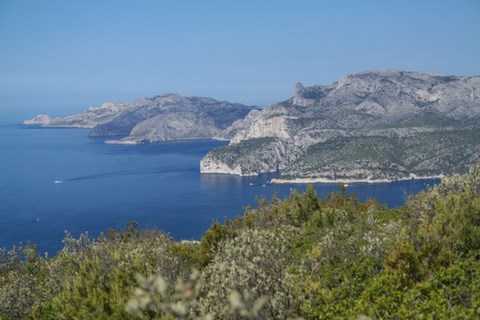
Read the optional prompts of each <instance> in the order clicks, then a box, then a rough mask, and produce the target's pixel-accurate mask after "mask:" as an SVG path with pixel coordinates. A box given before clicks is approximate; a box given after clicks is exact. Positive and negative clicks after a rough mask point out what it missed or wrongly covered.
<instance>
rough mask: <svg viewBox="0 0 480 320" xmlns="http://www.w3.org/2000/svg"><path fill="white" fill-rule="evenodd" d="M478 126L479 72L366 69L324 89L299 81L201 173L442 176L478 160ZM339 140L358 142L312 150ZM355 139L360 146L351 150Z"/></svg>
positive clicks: (212, 155) (317, 177)
mask: <svg viewBox="0 0 480 320" xmlns="http://www.w3.org/2000/svg"><path fill="white" fill-rule="evenodd" d="M479 128H480V77H461V76H443V75H438V74H433V73H421V72H412V71H397V70H381V71H366V72H361V73H357V74H353V75H348V76H346V77H343V78H341V79H340V80H339V81H337V82H333V83H331V84H327V85H315V86H309V87H305V86H303V85H302V84H301V83H297V84H296V85H295V88H294V94H293V96H292V97H291V98H289V99H287V100H284V101H282V102H279V103H276V104H274V105H272V106H270V107H269V108H266V109H263V110H261V111H259V112H258V113H257V114H256V115H255V116H254V117H253V119H250V123H249V125H248V126H247V127H246V128H244V129H242V130H239V131H238V132H237V134H236V135H235V136H234V137H233V138H232V139H231V142H230V145H229V146H228V147H223V148H220V149H218V150H213V151H211V152H209V153H208V154H207V155H206V156H205V157H204V158H203V159H202V161H201V172H203V173H230V174H239V175H258V174H262V173H266V172H276V171H279V172H280V173H281V177H280V179H284V180H287V181H288V180H290V181H299V179H304V180H308V181H325V180H327V181H338V179H339V177H340V179H349V180H358V181H379V182H380V181H385V180H388V181H392V180H397V179H404V178H407V177H410V176H422V177H423V176H440V175H443V174H445V173H451V172H463V171H465V170H466V167H467V166H468V165H469V164H471V163H474V162H475V161H478V159H480V158H479V154H480V142H477V140H476V138H477V134H478V130H479ZM373 137H380V138H381V139H376V140H374V139H373ZM267 138H269V139H272V140H270V141H269V142H267V140H265V139H267ZM341 138H343V139H356V140H355V142H353V140H352V141H350V142H348V143H343V144H342V143H341V144H338V145H337V146H333V148H338V150H336V151H331V150H330V151H328V152H327V151H326V150H323V149H324V148H323V149H322V147H317V148H313V147H312V146H314V145H318V146H322V144H324V143H327V142H329V141H330V142H331V141H335V139H341ZM478 140H480V139H478ZM247 141H249V143H248V144H247V143H246V142H247ZM255 141H256V142H258V143H257V144H255V143H252V142H255ZM373 141H375V142H373ZM415 142H418V143H415ZM421 143H425V144H426V145H422V144H421ZM356 144H360V145H362V146H363V150H359V151H358V152H357V151H355V152H353V151H352V150H354V149H352V148H353V147H354V146H355V145H356ZM255 145H256V146H255ZM342 146H343V147H342ZM432 146H434V148H432ZM323 147H325V146H323ZM429 147H430V148H429ZM259 148H261V149H263V150H265V152H264V153H263V154H262V155H261V156H259V150H260V149H259ZM329 148H330V147H329ZM237 149H242V150H243V154H241V155H240V154H238V153H236V150H237ZM437 149H438V150H437ZM462 149H464V150H462ZM412 150H414V151H415V152H414V153H412V152H411V151H412ZM360 151H361V152H360ZM415 153H416V154H415ZM378 154H380V155H381V156H378ZM462 154H463V156H462ZM232 155H236V157H235V159H234V161H230V160H231V159H232ZM327 155H329V156H328V157H327ZM327 158H328V159H327ZM417 158H418V159H417ZM228 168H230V172H229V170H228ZM305 168H309V169H305ZM278 181H279V180H275V182H278Z"/></svg>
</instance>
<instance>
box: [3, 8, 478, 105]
mask: <svg viewBox="0 0 480 320" xmlns="http://www.w3.org/2000/svg"><path fill="white" fill-rule="evenodd" d="M377 69H400V70H410V71H428V72H434V73H441V74H448V75H465V76H473V75H480V1H479V0H450V1H443V0H435V1H428V0H416V1H408V0H405V1H396V0H392V1H384V0H382V1H373V0H371V1H370V0H362V1H357V0H351V1H347V0H340V1H338V0H337V1H333V0H332V1H328V0H325V1H307V0H295V1H294V0H291V1H282V0H276V1H270V0H258V1H249V0H242V1H240V0H239V1H233V0H232V1H228V0H219V1H212V0H191V1H186V0H185V1H182V0H172V1H166V0H165V1H162V0H157V1H142V0H132V1H121V0H120V1H98V0H97V1H89V0H81V1H77V0H71V1H64V0H59V1H53V0H43V1H38V0H32V1H27V0H0V110H1V109H2V108H3V109H5V108H7V109H8V108H31V109H34V110H38V111H41V110H43V109H52V108H53V109H55V108H56V109H55V110H56V112H57V113H58V114H59V115H61V114H68V113H69V112H70V113H71V112H72V111H81V110H84V109H86V108H87V107H89V106H98V105H101V104H102V103H103V102H106V101H133V100H135V99H138V98H140V97H144V96H154V95H159V94H164V93H168V92H177V93H181V94H184V95H187V96H210V97H213V98H216V99H219V100H228V101H231V102H240V103H244V104H250V105H252V104H255V105H260V106H268V105H270V104H272V103H274V102H278V101H281V100H284V99H286V98H288V97H290V96H291V95H292V92H293V86H294V84H295V83H296V82H297V81H301V82H302V83H303V84H304V85H306V86H308V85H316V84H327V83H331V82H334V81H337V80H339V79H340V78H341V77H343V76H345V75H348V74H353V73H357V72H361V71H365V70H377Z"/></svg>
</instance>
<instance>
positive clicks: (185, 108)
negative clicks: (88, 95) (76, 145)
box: [24, 93, 256, 144]
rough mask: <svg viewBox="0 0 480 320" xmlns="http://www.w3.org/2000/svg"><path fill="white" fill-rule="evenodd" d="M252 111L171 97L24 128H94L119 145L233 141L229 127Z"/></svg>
mask: <svg viewBox="0 0 480 320" xmlns="http://www.w3.org/2000/svg"><path fill="white" fill-rule="evenodd" d="M252 110H256V108H255V107H252V106H244V105H242V104H238V103H229V102H226V101H217V100H215V99H212V98H204V97H185V96H182V95H179V94H174V93H171V94H165V95H161V96H155V97H152V98H141V99H139V100H136V101H134V102H132V103H105V104H103V105H102V106H101V107H97V108H90V109H88V110H87V111H86V112H84V113H80V114H76V115H71V116H67V117H59V118H53V119H52V118H50V117H49V116H48V115H38V116H37V117H35V118H33V119H31V120H26V121H24V124H26V125H41V126H44V127H76V128H92V131H91V132H90V136H92V137H106V136H112V137H113V136H123V138H121V139H119V140H108V141H107V143H119V144H138V143H148V142H158V141H166V140H178V139H200V138H213V137H217V138H222V139H230V138H231V137H233V135H235V134H236V132H237V130H236V129H235V127H232V128H230V126H231V125H232V124H233V123H235V126H238V128H239V129H240V128H243V126H242V122H243V119H244V118H245V116H246V115H247V114H248V113H249V112H250V111H252ZM227 128H229V129H228V130H226V131H224V130H225V129H227Z"/></svg>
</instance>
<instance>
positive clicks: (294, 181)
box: [270, 173, 445, 184]
mask: <svg viewBox="0 0 480 320" xmlns="http://www.w3.org/2000/svg"><path fill="white" fill-rule="evenodd" d="M444 177H445V175H443V174H439V175H432V176H417V175H416V174H414V173H411V174H410V175H409V176H408V177H403V178H395V179H375V180H374V179H370V178H366V179H335V180H333V179H328V178H295V179H276V178H274V179H272V180H270V183H272V184H308V183H344V184H350V183H391V182H397V181H408V180H430V179H442V178H444Z"/></svg>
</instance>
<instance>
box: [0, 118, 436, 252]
mask: <svg viewBox="0 0 480 320" xmlns="http://www.w3.org/2000/svg"><path fill="white" fill-rule="evenodd" d="M18 120H19V119H15V120H9V119H5V118H1V119H0V247H4V246H5V247H11V246H12V245H14V244H18V243H19V242H23V243H25V242H27V241H32V242H34V243H36V244H37V245H38V247H39V250H40V251H41V252H43V251H48V252H49V253H50V254H52V253H55V252H56V251H57V250H58V249H60V248H61V246H62V244H61V240H62V239H63V237H64V230H69V231H71V232H72V233H73V234H74V235H76V236H77V235H78V234H79V233H80V232H84V231H89V233H90V234H91V235H94V236H98V234H99V233H100V232H102V231H104V232H105V231H107V230H108V228H110V227H122V226H123V225H124V224H125V222H127V221H131V220H136V221H137V222H138V223H139V224H140V226H141V227H155V228H160V229H162V230H164V231H166V232H168V233H169V234H170V235H171V236H172V237H174V238H175V239H199V238H200V237H201V235H202V233H203V232H204V231H205V230H206V229H207V228H208V226H209V225H210V224H211V223H212V221H215V220H220V221H223V218H224V217H234V216H236V215H239V214H241V213H242V208H243V206H244V205H254V204H255V197H256V196H259V195H263V196H265V197H267V198H270V197H271V196H272V195H273V194H274V193H278V195H279V196H280V197H281V198H283V197H286V196H287V195H288V194H289V193H290V190H291V188H296V189H298V190H300V191H303V190H305V186H304V185H269V184H267V183H266V182H267V181H268V180H269V179H270V178H271V177H269V176H263V177H258V178H240V177H234V176H225V175H201V174H200V173H199V162H200V159H201V158H202V156H203V155H205V154H206V153H207V151H208V150H210V149H212V148H213V147H216V146H220V145H224V144H225V142H218V141H194V142H192V141H188V142H176V143H160V144H152V145H140V146H121V145H106V144H104V143H103V141H104V139H91V138H88V136H87V135H88V130H84V129H45V128H43V129H41V128H31V127H24V126H22V125H21V124H19V122H18ZM55 181H57V182H59V181H63V182H62V183H55ZM436 182H438V180H425V181H408V182H396V183H390V184H354V185H351V186H349V187H348V190H349V191H352V192H355V193H357V194H358V196H359V197H360V198H361V199H367V198H372V197H373V198H377V199H379V200H380V202H382V203H386V204H388V205H389V206H399V205H401V204H403V203H404V201H405V197H406V195H408V194H414V193H417V192H418V191H420V190H422V189H424V188H425V187H426V186H427V185H428V184H434V183H436ZM316 189H317V191H318V193H319V194H320V195H326V194H328V193H329V192H331V191H334V190H336V189H337V186H336V185H331V184H318V185H316Z"/></svg>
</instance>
